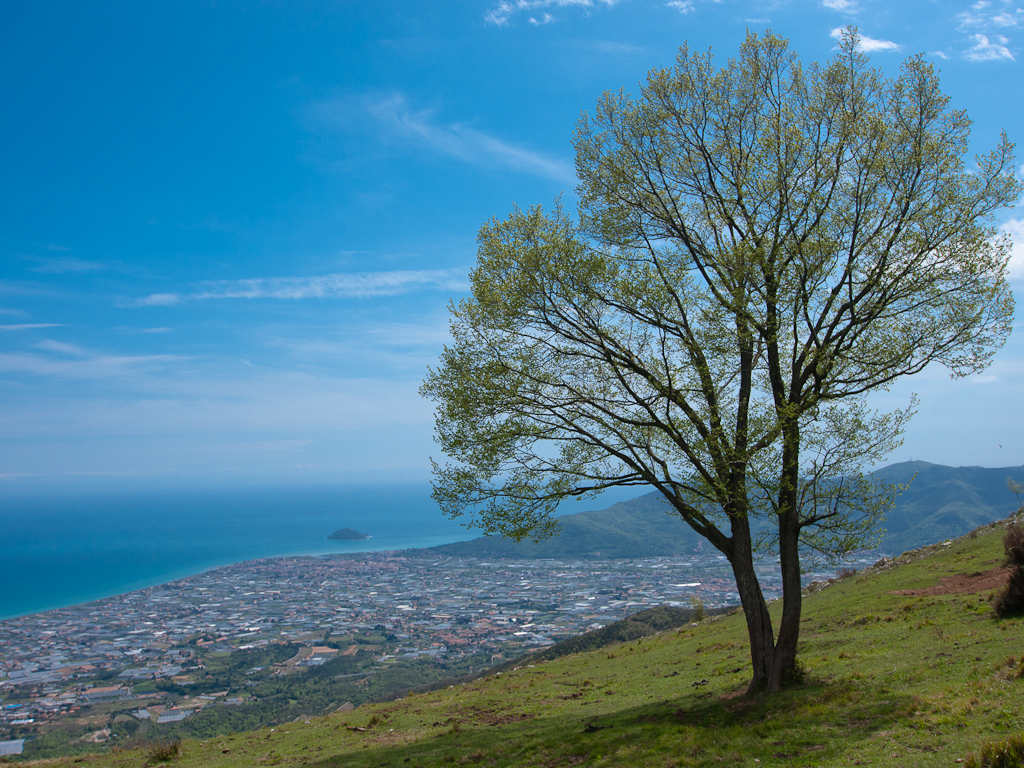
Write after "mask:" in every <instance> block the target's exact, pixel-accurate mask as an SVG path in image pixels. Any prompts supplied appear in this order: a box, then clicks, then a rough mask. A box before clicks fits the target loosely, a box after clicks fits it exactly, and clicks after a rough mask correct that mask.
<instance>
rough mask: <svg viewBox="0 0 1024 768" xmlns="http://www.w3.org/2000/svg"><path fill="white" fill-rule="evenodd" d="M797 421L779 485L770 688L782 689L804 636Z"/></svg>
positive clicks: (791, 427)
mask: <svg viewBox="0 0 1024 768" xmlns="http://www.w3.org/2000/svg"><path fill="white" fill-rule="evenodd" d="M798 430H799V427H798V425H796V424H790V425H788V427H787V429H786V430H785V433H784V438H783V440H784V444H783V450H782V483H781V485H780V488H779V565H780V567H781V570H782V621H781V623H780V625H779V640H778V643H776V645H775V664H774V666H773V667H772V676H771V678H769V680H768V692H769V693H774V692H776V691H778V690H779V689H780V688H781V687H782V685H783V683H785V682H786V681H787V679H789V678H791V677H792V676H793V674H794V672H795V671H796V647H797V641H798V640H799V638H800V611H801V607H802V600H803V595H802V593H801V584H800V511H799V509H798V508H797V505H798V495H797V493H798V491H797V489H798V488H799V482H800V464H799V456H800V436H799V431H798Z"/></svg>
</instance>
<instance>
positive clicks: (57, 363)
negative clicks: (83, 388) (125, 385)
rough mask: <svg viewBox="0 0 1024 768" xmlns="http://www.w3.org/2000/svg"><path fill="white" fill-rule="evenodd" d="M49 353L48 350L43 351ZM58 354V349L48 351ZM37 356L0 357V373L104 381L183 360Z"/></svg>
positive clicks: (99, 355)
mask: <svg viewBox="0 0 1024 768" xmlns="http://www.w3.org/2000/svg"><path fill="white" fill-rule="evenodd" d="M47 351H49V350H47ZM52 351H58V350H52ZM63 354H64V355H65V356H62V357H53V356H52V355H38V354H29V353H21V354H10V355H5V354H0V371H4V372H8V373H27V374H32V375H35V376H54V377H58V378H64V379H106V378H111V377H116V376H126V375H130V374H135V373H138V372H139V371H140V370H142V369H149V368H153V367H154V366H161V365H163V364H166V363H170V362H174V361H178V360H183V359H185V358H182V357H179V356H177V355H108V354H102V353H95V352H89V351H88V350H82V351H81V353H80V354H74V355H73V358H70V356H69V353H63Z"/></svg>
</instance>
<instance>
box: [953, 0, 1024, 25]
mask: <svg viewBox="0 0 1024 768" xmlns="http://www.w3.org/2000/svg"><path fill="white" fill-rule="evenodd" d="M957 19H959V21H960V24H959V26H958V27H957V29H959V30H960V31H961V32H971V31H975V30H980V31H982V32H987V31H990V30H992V29H994V28H998V29H1007V28H1010V27H1017V26H1020V25H1021V24H1022V22H1024V8H1020V7H1018V6H1017V5H1016V4H1015V3H1013V2H1006V1H1005V0H1004V2H1002V3H1000V4H999V5H998V6H995V7H994V6H993V4H992V3H991V2H989V0H979V1H978V2H976V3H974V4H973V5H971V7H970V8H968V9H967V10H966V11H963V12H962V13H960V14H958V15H957Z"/></svg>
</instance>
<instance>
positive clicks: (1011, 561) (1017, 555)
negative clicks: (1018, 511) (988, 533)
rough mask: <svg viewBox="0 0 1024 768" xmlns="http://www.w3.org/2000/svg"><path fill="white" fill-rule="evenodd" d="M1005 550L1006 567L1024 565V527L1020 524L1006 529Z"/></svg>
mask: <svg viewBox="0 0 1024 768" xmlns="http://www.w3.org/2000/svg"><path fill="white" fill-rule="evenodd" d="M1003 550H1004V551H1005V552H1006V565H1010V566H1014V565H1016V566H1018V567H1019V566H1022V565H1024V526H1022V525H1021V524H1020V523H1014V524H1013V525H1011V526H1009V527H1008V528H1007V529H1006V534H1005V535H1004V536H1003Z"/></svg>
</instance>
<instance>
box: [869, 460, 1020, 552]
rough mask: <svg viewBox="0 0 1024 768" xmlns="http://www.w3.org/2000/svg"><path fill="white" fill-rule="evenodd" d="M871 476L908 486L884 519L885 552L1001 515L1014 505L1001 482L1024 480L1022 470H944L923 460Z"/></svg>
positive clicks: (941, 537) (956, 533) (954, 533)
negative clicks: (1009, 479) (1010, 479)
mask: <svg viewBox="0 0 1024 768" xmlns="http://www.w3.org/2000/svg"><path fill="white" fill-rule="evenodd" d="M875 474H876V476H878V477H880V478H883V479H885V480H888V481H889V482H891V483H910V487H909V488H908V489H907V490H906V491H905V492H904V493H903V495H902V496H900V497H899V498H898V499H897V500H896V506H895V508H894V509H893V510H892V512H890V513H889V515H888V516H887V518H886V521H885V528H886V534H885V537H884V538H883V540H882V547H883V548H884V549H886V550H887V551H889V552H904V551H906V550H908V549H914V548H915V547H920V546H922V545H924V544H927V543H931V542H933V541H944V540H946V539H950V538H955V537H957V536H962V535H963V534H965V533H966V532H967V531H970V530H972V529H974V528H976V527H977V526H979V525H984V524H985V523H988V522H990V521H992V520H999V519H1001V518H1003V517H1006V515H1008V514H1010V513H1011V512H1012V511H1013V510H1015V509H1017V507H1018V506H1019V502H1018V500H1017V498H1016V497H1015V496H1014V495H1013V493H1011V492H1010V490H1009V488H1007V485H1006V479H1007V478H1008V477H1010V478H1012V479H1013V480H1014V481H1015V482H1018V483H1022V482H1024V467H1001V468H997V469H992V468H989V467H944V466H942V465H941V464H929V463H928V462H926V461H906V462H902V463H900V464H893V465H892V466H889V467H886V468H885V469H881V470H879V471H878V472H876V473H875ZM915 474H916V477H915ZM912 478H913V481H912V482H911V479H912Z"/></svg>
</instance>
